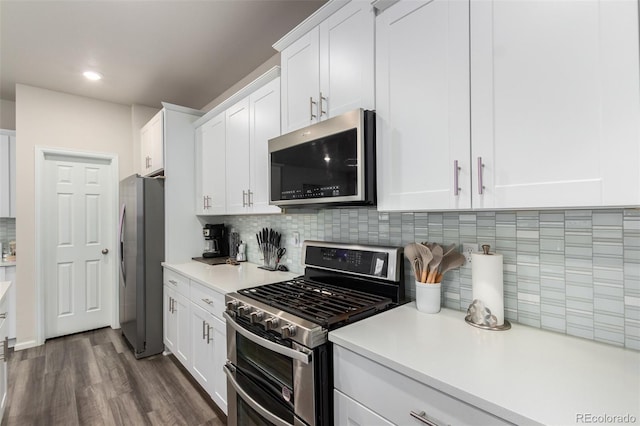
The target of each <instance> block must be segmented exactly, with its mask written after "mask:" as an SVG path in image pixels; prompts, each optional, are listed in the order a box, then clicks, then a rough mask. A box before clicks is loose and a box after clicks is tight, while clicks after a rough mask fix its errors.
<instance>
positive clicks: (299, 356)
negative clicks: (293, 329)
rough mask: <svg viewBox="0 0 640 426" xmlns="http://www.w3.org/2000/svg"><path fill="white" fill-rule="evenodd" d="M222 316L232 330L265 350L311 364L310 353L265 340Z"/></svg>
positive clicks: (227, 317) (226, 316)
mask: <svg viewBox="0 0 640 426" xmlns="http://www.w3.org/2000/svg"><path fill="white" fill-rule="evenodd" d="M222 316H224V318H225V319H226V320H227V325H229V326H231V328H233V329H234V330H235V331H237V332H238V333H240V334H242V336H244V337H246V338H247V339H249V340H251V341H252V342H253V343H255V344H256V345H260V346H262V347H263V348H265V349H269V350H270V351H273V352H277V353H279V354H280V355H284V356H286V357H289V358H291V359H295V360H296V361H300V362H301V363H303V364H309V363H310V362H311V360H312V356H311V355H312V354H310V353H309V354H306V353H304V352H300V351H297V350H295V349H290V348H287V347H286V346H282V345H279V344H277V343H274V342H272V341H270V340H267V339H263V338H262V337H260V336H256V335H255V334H253V333H252V332H250V331H247V330H245V329H244V328H243V327H242V326H240V325H238V323H236V322H235V321H234V320H233V318H231V316H230V315H229V314H228V313H226V312H223V313H222Z"/></svg>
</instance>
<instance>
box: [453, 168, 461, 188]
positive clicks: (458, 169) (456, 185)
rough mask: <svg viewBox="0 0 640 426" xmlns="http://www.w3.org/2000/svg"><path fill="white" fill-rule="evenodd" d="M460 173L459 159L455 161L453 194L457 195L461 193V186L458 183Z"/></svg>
mask: <svg viewBox="0 0 640 426" xmlns="http://www.w3.org/2000/svg"><path fill="white" fill-rule="evenodd" d="M459 174H460V166H458V160H455V161H454V162H453V195H455V196H456V197H457V196H458V195H460V186H459V185H458V177H459V176H458V175H459Z"/></svg>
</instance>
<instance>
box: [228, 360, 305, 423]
mask: <svg viewBox="0 0 640 426" xmlns="http://www.w3.org/2000/svg"><path fill="white" fill-rule="evenodd" d="M224 372H225V374H226V375H227V379H228V380H229V384H230V385H231V386H232V387H233V389H234V390H235V391H236V394H238V396H239V397H240V398H242V400H243V401H244V402H246V403H247V404H248V405H249V406H250V407H251V408H253V409H254V410H256V411H257V412H258V414H260V415H261V416H262V417H264V418H265V419H266V420H268V421H270V422H271V423H273V424H274V425H276V426H294V425H293V424H291V423H287V422H285V421H284V420H282V419H281V418H280V417H278V416H276V415H275V414H273V413H272V412H271V411H269V410H267V409H266V408H264V407H263V406H262V405H260V404H258V403H257V402H256V401H255V400H254V399H253V398H251V396H249V394H248V393H246V392H245V391H244V389H242V387H240V385H239V384H238V382H237V381H236V378H235V377H233V373H232V372H231V369H230V368H229V366H228V365H225V366H224Z"/></svg>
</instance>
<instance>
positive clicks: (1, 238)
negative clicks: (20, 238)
mask: <svg viewBox="0 0 640 426" xmlns="http://www.w3.org/2000/svg"><path fill="white" fill-rule="evenodd" d="M15 239H16V219H15V218H13V217H0V243H2V247H3V249H4V247H7V248H8V247H9V241H12V240H13V241H15ZM16 251H17V250H16ZM0 255H2V253H0Z"/></svg>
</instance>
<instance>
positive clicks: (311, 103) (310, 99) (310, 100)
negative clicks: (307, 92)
mask: <svg viewBox="0 0 640 426" xmlns="http://www.w3.org/2000/svg"><path fill="white" fill-rule="evenodd" d="M314 105H316V101H314V100H313V97H312V96H310V97H309V115H310V117H309V120H311V121H313V119H314V118H316V117H317V115H315V114H314V113H313V106H314Z"/></svg>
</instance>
